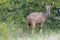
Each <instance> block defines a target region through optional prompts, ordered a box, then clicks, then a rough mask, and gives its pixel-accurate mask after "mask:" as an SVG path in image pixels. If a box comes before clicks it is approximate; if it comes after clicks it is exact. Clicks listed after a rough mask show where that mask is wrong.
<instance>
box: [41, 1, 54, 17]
mask: <svg viewBox="0 0 60 40" xmlns="http://www.w3.org/2000/svg"><path fill="white" fill-rule="evenodd" d="M42 6H43V7H45V9H46V13H45V16H46V18H48V17H49V16H50V8H51V7H53V6H54V2H52V3H50V4H49V5H47V4H46V3H42Z"/></svg>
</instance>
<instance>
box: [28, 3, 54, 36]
mask: <svg viewBox="0 0 60 40" xmlns="http://www.w3.org/2000/svg"><path fill="white" fill-rule="evenodd" d="M53 5H54V2H53V3H51V4H50V5H46V4H45V3H42V6H43V7H45V9H46V12H45V13H43V12H33V13H30V14H29V15H28V16H27V24H28V30H29V26H30V25H31V26H32V35H33V34H34V29H35V25H36V24H40V26H39V27H40V32H42V28H43V25H44V22H45V21H46V19H47V18H48V17H49V16H50V7H51V6H53Z"/></svg>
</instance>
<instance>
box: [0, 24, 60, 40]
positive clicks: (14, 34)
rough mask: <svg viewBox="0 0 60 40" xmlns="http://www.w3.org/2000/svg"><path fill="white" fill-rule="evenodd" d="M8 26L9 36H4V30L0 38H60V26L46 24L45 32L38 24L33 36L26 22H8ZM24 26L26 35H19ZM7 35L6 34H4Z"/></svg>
mask: <svg viewBox="0 0 60 40" xmlns="http://www.w3.org/2000/svg"><path fill="white" fill-rule="evenodd" d="M2 26H3V25H2ZM7 26H8V29H7V30H8V33H7V34H8V35H6V36H7V38H6V36H5V37H3V36H2V35H3V32H2V35H0V40H60V28H59V27H56V28H55V27H53V28H51V27H50V26H49V27H48V26H46V25H44V28H43V32H42V33H39V28H38V27H37V26H36V28H35V34H34V36H33V37H32V35H31V34H30V33H27V28H26V24H22V25H19V24H14V23H10V24H7ZM21 27H22V28H23V31H24V35H21V36H19V35H20V34H18V32H21V31H19V29H20V28H21ZM4 35H5V34H4Z"/></svg>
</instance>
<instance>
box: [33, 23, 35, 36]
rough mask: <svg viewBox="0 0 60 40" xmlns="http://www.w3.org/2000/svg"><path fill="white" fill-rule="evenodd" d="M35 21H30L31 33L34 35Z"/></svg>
mask: <svg viewBox="0 0 60 40" xmlns="http://www.w3.org/2000/svg"><path fill="white" fill-rule="evenodd" d="M34 30H35V23H32V35H34Z"/></svg>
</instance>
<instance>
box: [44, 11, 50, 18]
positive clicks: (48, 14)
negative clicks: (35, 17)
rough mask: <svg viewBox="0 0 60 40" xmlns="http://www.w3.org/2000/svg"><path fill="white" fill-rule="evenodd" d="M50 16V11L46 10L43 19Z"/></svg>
mask: <svg viewBox="0 0 60 40" xmlns="http://www.w3.org/2000/svg"><path fill="white" fill-rule="evenodd" d="M49 16H50V10H46V13H45V17H46V19H47V18H48V17H49Z"/></svg>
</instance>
